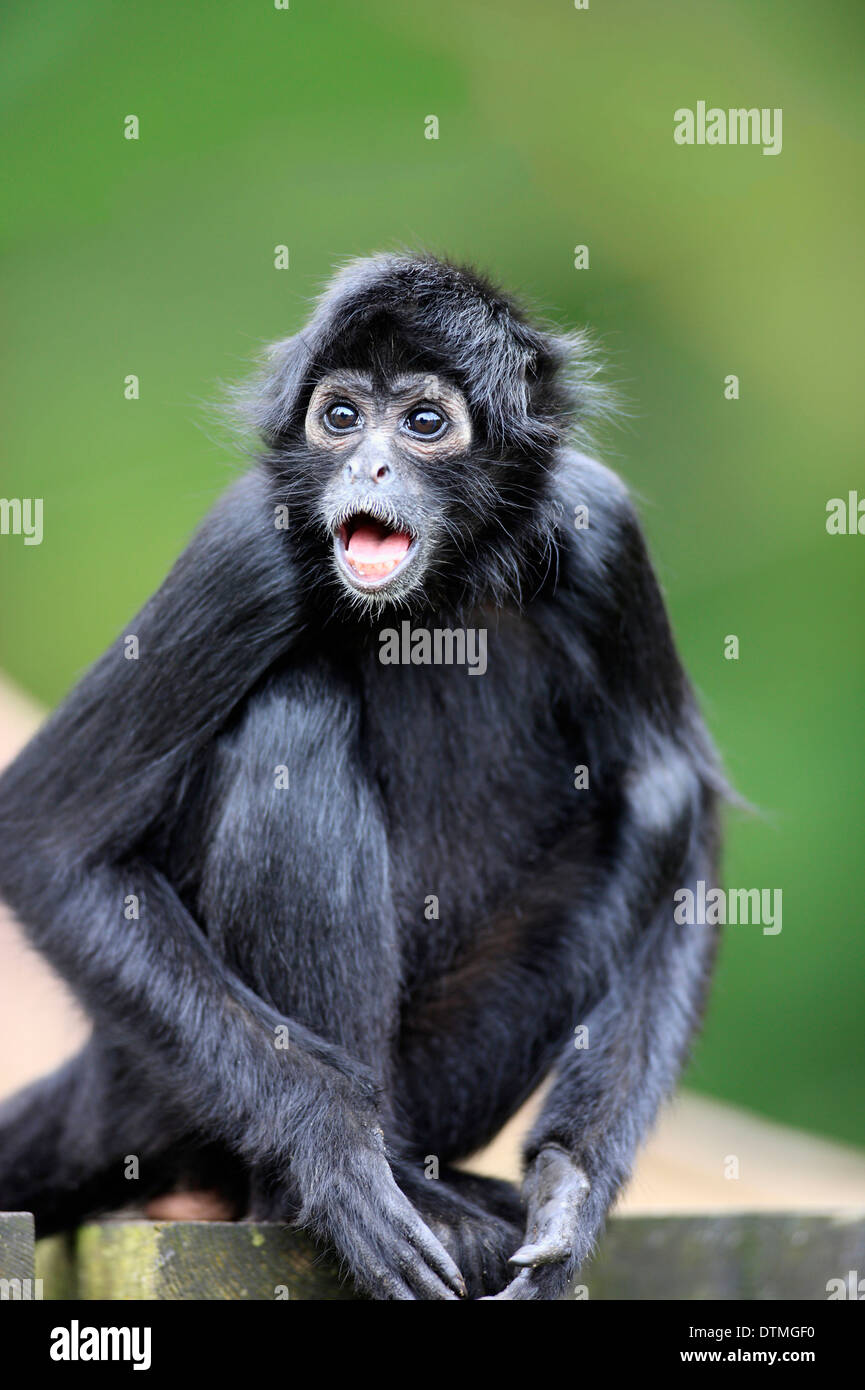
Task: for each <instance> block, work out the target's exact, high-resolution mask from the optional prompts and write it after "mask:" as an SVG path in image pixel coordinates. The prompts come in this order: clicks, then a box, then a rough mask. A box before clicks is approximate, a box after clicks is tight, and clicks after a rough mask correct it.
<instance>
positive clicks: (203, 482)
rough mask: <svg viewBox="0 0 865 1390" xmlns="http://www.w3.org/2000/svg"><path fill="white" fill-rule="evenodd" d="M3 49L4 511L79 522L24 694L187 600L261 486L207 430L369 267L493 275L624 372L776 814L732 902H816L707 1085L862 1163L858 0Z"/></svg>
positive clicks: (634, 419)
mask: <svg viewBox="0 0 865 1390" xmlns="http://www.w3.org/2000/svg"><path fill="white" fill-rule="evenodd" d="M2 23H3V30H4V41H3V45H2V59H0V93H2V96H0V104H2V112H3V122H4V135H3V141H2V145H3V155H2V158H3V164H4V166H5V168H4V178H3V183H4V190H5V195H6V196H5V198H4V203H5V205H6V209H5V226H4V234H3V235H4V250H5V255H4V258H3V269H2V289H3V297H4V302H5V305H6V317H5V331H4V333H3V336H2V346H0V351H2V355H3V370H2V392H3V395H4V398H5V399H4V402H3V405H4V412H3V414H4V422H5V423H4V433H5V447H4V451H3V453H4V461H3V474H2V487H0V492H2V494H3V495H5V496H9V497H11V496H28V497H29V496H41V497H43V498H44V499H45V538H44V542H43V544H42V545H41V546H33V547H25V546H24V545H23V544H22V543H21V540H20V538H13V537H4V538H2V539H0V581H2V587H0V595H2V619H0V621H2V631H0V667H3V668H4V669H5V670H7V671H8V673H9V674H10V675H11V676H12V677H13V678H15V679H16V680H17V681H18V682H19V683H20V684H21V685H22V686H24V687H25V688H26V689H28V690H30V691H31V692H33V693H34V694H35V695H37V696H38V697H40V698H41V699H42V700H43V701H46V702H53V701H55V700H57V699H58V698H59V697H60V695H61V694H62V693H63V692H64V690H66V689H67V688H68V686H69V685H70V683H71V682H72V681H73V680H74V678H75V677H76V675H77V674H78V673H79V672H80V671H81V670H82V669H83V668H84V667H85V666H86V665H87V664H88V663H89V662H90V661H91V660H92V659H93V658H94V657H95V656H96V655H97V654H98V653H99V652H100V650H101V649H102V648H103V647H104V646H105V645H106V643H107V642H108V641H109V640H110V639H111V638H112V637H113V636H114V634H115V633H116V632H117V630H118V629H119V628H121V627H122V626H123V624H124V622H125V621H126V620H127V619H128V617H129V616H130V614H131V613H132V612H133V611H135V610H136V609H137V607H138V606H139V605H140V604H141V602H142V601H143V600H144V599H145V597H146V596H147V595H148V594H149V593H150V591H151V590H152V589H153V588H154V587H155V586H156V585H157V584H158V582H159V581H160V579H161V577H162V575H163V574H164V572H165V570H166V569H167V567H168V566H169V564H170V563H171V561H172V559H173V558H174V556H175V555H176V554H177V552H178V551H179V549H180V548H181V547H182V545H183V543H184V540H185V538H186V537H187V535H188V533H189V531H190V529H191V528H192V527H193V526H194V524H195V523H196V521H197V520H198V518H199V517H200V516H201V515H202V513H203V512H204V511H205V509H206V508H207V506H208V504H209V503H210V501H211V500H212V499H213V497H215V496H216V494H217V493H218V492H219V491H220V490H221V489H222V488H223V487H224V486H225V485H226V482H227V481H228V479H229V477H230V476H231V475H232V473H233V472H234V471H235V470H236V469H237V468H238V467H239V466H240V464H239V458H238V454H237V451H236V450H233V448H232V445H231V442H230V440H228V439H227V438H226V435H225V433H224V431H222V430H220V428H219V427H218V426H217V425H216V424H215V423H214V418H213V411H212V410H211V409H210V406H209V403H210V402H213V401H215V400H218V399H219V398H220V395H221V393H222V386H221V383H222V382H225V381H230V380H235V379H237V378H238V377H239V376H242V375H244V374H245V372H246V371H247V369H248V364H249V361H250V359H251V357H252V356H253V355H254V353H255V352H256V351H257V350H258V349H259V347H260V346H261V344H263V343H264V342H267V341H268V340H271V339H273V338H275V337H279V336H282V335H285V334H287V333H290V332H292V331H294V330H295V329H296V328H297V327H298V326H299V324H300V323H301V322H302V320H303V318H304V316H305V314H306V312H307V307H308V302H309V298H310V296H311V295H312V294H313V293H314V292H315V290H316V288H317V286H319V284H320V283H321V282H322V280H323V279H324V278H325V277H326V276H327V274H328V272H329V269H330V267H331V266H332V265H333V263H334V262H335V261H336V260H338V259H340V258H344V257H346V256H348V255H354V254H361V253H364V252H368V251H370V250H374V249H380V248H383V247H389V246H393V245H396V244H401V243H409V244H414V245H423V246H425V247H427V248H429V249H432V250H436V251H443V252H446V253H449V254H451V255H453V256H456V257H464V258H467V259H471V260H473V261H475V262H476V263H477V264H479V265H480V266H481V267H482V268H485V269H487V270H488V271H490V272H491V273H492V274H493V275H494V276H496V277H499V278H500V279H501V280H502V281H503V282H504V283H506V284H507V285H509V286H511V287H515V288H519V289H521V290H522V291H523V292H524V293H525V294H526V295H527V296H528V297H529V298H530V300H531V301H532V302H533V303H535V304H537V305H540V306H542V307H543V308H544V309H545V310H546V311H548V312H549V313H550V315H551V316H552V317H554V318H556V319H558V320H559V321H561V322H562V323H568V324H575V323H576V324H588V325H590V326H592V327H593V328H594V329H595V330H596V331H597V333H598V335H599V337H600V339H601V341H602V343H603V346H604V348H605V350H606V352H607V354H608V356H609V358H610V361H611V372H610V374H611V376H612V377H613V378H614V379H615V380H616V381H618V382H619V384H620V386H621V388H622V390H623V392H624V394H625V396H626V398H627V402H628V415H627V418H626V419H625V421H624V423H623V425H619V426H618V427H616V428H613V429H608V430H607V431H606V432H605V437H604V438H603V440H602V441H601V447H602V452H603V456H604V457H605V458H606V459H607V461H608V462H610V463H611V464H612V465H613V466H614V467H616V468H617V469H619V470H620V471H621V472H622V474H623V475H624V476H625V478H626V479H627V480H628V482H629V483H630V484H631V486H632V487H633V488H634V490H635V492H636V493H637V495H638V497H639V498H640V499H641V501H640V505H641V509H642V512H643V515H644V518H645V521H646V525H647V527H648V531H649V535H650V539H651V542H652V546H653V549H654V554H655V557H656V560H657V563H658V566H659V569H660V572H661V576H662V579H663V582H664V584H665V587H666V590H667V593H668V596H669V602H670V606H671V609H672V613H673V618H674V622H675V626H676V629H677V632H678V635H679V640H680V643H681V647H682V649H683V652H684V655H685V659H686V662H687V664H688V666H689V669H690V670H691V672H692V675H693V677H694V680H695V682H696V684H697V687H698V689H699V691H700V692H701V695H702V698H703V702H704V707H705V710H706V713H707V717H708V719H709V722H710V725H711V727H712V729H713V731H714V734H715V736H716V738H717V740H718V743H719V744H720V746H721V749H722V750H723V752H724V755H725V757H726V760H727V764H728V767H729V770H730V773H731V776H732V778H733V779H734V781H735V782H736V784H737V786H738V787H739V789H740V790H741V792H742V793H743V794H744V795H745V796H746V797H747V798H749V799H750V800H751V801H752V802H754V803H756V805H757V806H758V807H759V808H760V809H761V815H760V816H759V817H758V818H750V819H749V818H745V817H742V816H738V817H736V818H735V819H734V822H733V824H732V826H731V832H730V837H729V852H728V859H727V880H728V883H729V884H730V885H731V886H743V887H749V886H760V887H770V888H781V889H783V895H784V918H783V922H784V925H783V931H782V933H781V934H780V936H764V935H762V933H761V931H760V929H759V927H757V928H754V927H734V928H731V929H729V930H728V933H727V937H726V946H725V949H724V954H723V959H722V965H721V968H720V971H719V974H718V978H717V983H716V987H715V990H714V995H713V1002H712V1006H711V1011H710V1015H709V1019H708V1025H707V1028H706V1032H705V1034H704V1037H703V1039H702V1041H701V1043H700V1045H699V1047H698V1050H697V1053H696V1056H695V1059H694V1062H693V1065H692V1067H691V1071H690V1074H689V1082H690V1084H691V1085H692V1086H694V1087H696V1088H698V1089H700V1090H702V1091H704V1092H707V1093H711V1094H713V1095H715V1096H719V1097H724V1098H727V1099H730V1100H732V1101H735V1102H738V1103H741V1104H744V1105H747V1106H749V1107H751V1108H753V1109H755V1110H758V1111H761V1112H763V1113H764V1114H766V1115H768V1116H772V1117H775V1118H778V1119H781V1120H785V1121H788V1122H791V1123H794V1124H798V1125H801V1126H805V1127H807V1128H810V1129H813V1130H818V1131H822V1132H823V1133H826V1134H830V1135H835V1136H838V1137H840V1138H842V1139H847V1140H852V1141H854V1142H860V1143H865V1105H863V1093H865V1052H863V1027H862V1005H863V986H865V946H863V930H862V928H863V907H862V897H863V890H865V875H863V859H862V856H863V846H862V818H863V817H862V808H863V799H862V784H863V773H865V766H863V762H865V759H863V736H862V734H863V666H865V650H863V638H862V627H863V609H865V598H863V582H862V581H863V573H865V563H863V562H865V537H852V536H840V537H830V536H828V535H827V533H826V530H825V514H826V512H825V509H826V502H827V500H828V499H829V498H830V497H834V496H846V494H847V492H848V490H849V489H851V488H856V487H859V488H860V489H861V490H862V493H863V495H865V470H863V468H862V463H861V458H862V454H861V437H862V420H861V411H862V400H863V395H865V393H863V390H862V385H861V381H860V375H861V364H862V351H861V348H862V342H861V324H862V316H863V296H862V290H863V265H862V227H863V220H865V218H863V212H865V209H863V185H862V177H861V176H862V170H863V145H862V135H863V131H862V116H863V107H862V97H861V91H862V79H861V70H862V57H863V44H862V38H863V29H865V9H863V7H862V5H861V3H859V0H849V3H828V4H826V3H824V4H821V5H819V6H818V5H815V4H813V3H810V2H809V3H805V0H725V2H724V3H702V4H700V5H695V4H694V3H693V0H665V3H663V4H647V3H646V0H618V3H615V4H612V3H604V0H591V8H590V9H589V10H588V11H586V12H578V11H576V10H575V9H574V7H573V5H572V3H570V0H556V3H553V0H540V2H539V0H533V3H529V0H525V3H516V0H496V3H483V0H438V3H437V4H435V5H431V4H410V3H408V4H407V3H404V0H403V2H402V3H397V0H366V2H365V3H364V4H358V3H348V0H331V3H314V2H313V0H291V8H290V9H289V10H288V11H281V10H276V9H275V8H273V7H272V5H271V4H270V3H269V0H259V2H258V3H249V0H230V2H229V3H226V0H220V3H218V4H211V5H206V4H191V3H186V4H178V3H177V0H171V2H169V0H150V3H148V4H147V5H146V6H135V5H117V4H111V3H108V2H107V0H105V2H104V3H99V2H98V0H76V3H75V5H69V4H66V3H60V0H42V2H41V3H40V4H39V5H36V6H34V5H32V4H28V3H25V0H7V3H6V6H5V15H4V19H3V21H2ZM699 100H705V101H707V103H708V104H709V105H713V104H714V105H719V106H722V107H725V108H727V107H731V106H748V107H750V106H757V107H782V108H783V113H784V117H783V119H784V124H783V134H784V146H783V152H782V153H781V154H780V155H779V156H778V157H775V158H770V157H765V156H763V155H762V154H761V152H760V150H759V149H758V148H733V147H716V148H710V147H703V148H700V147H693V148H681V147H678V146H677V145H675V144H674V142H673V139H672V128H673V111H674V110H675V109H676V108H677V107H680V106H690V107H693V106H695V105H696V103H697V101H699ZM131 113H134V114H135V115H137V116H138V117H139V119H140V123H141V138H140V139H139V140H138V141H137V142H132V141H127V140H125V139H124V138H123V120H124V117H125V116H126V115H128V114H131ZM430 114H435V115H436V116H438V118H439V122H440V138H439V139H438V141H432V140H426V139H425V138H424V118H425V116H427V115H430ZM280 243H285V244H287V245H288V246H289V248H290V257H291V264H290V269H289V270H287V271H277V270H276V269H274V265H273V254H274V247H275V246H276V245H277V244H280ZM582 243H586V244H588V246H589V248H590V254H591V268H590V269H589V270H584V271H576V270H575V269H574V268H573V248H574V247H575V245H577V244H582ZM128 373H135V374H137V375H138V376H139V377H140V382H141V398H140V400H138V401H133V402H129V401H126V400H124V395H123V381H124V377H125V376H126V375H127V374H128ZM729 373H736V374H737V375H738V376H739V377H740V381H741V399H740V400H738V401H735V402H730V401H727V400H725V399H724V394H723V382H724V377H725V376H726V375H727V374H729ZM728 633H735V634H737V635H738V637H739V639H740V643H741V655H740V659H739V660H738V661H726V660H724V657H723V639H724V637H725V635H726V634H728Z"/></svg>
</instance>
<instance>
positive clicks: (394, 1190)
mask: <svg viewBox="0 0 865 1390" xmlns="http://www.w3.org/2000/svg"><path fill="white" fill-rule="evenodd" d="M328 1129H329V1131H330V1132H329V1134H327V1135H326V1136H325V1135H324V1134H323V1133H322V1132H318V1133H316V1134H314V1132H315V1131H317V1130H318V1126H316V1125H315V1123H314V1122H313V1123H307V1125H306V1126H305V1129H304V1143H303V1144H302V1145H300V1146H298V1147H297V1148H296V1149H295V1152H294V1154H293V1155H292V1161H291V1170H292V1176H293V1179H294V1184H295V1190H296V1191H297V1192H298V1195H299V1196H300V1198H301V1201H302V1209H301V1210H300V1212H299V1213H296V1215H295V1223H296V1224H297V1225H299V1226H302V1227H304V1228H305V1229H306V1230H308V1231H309V1233H310V1234H311V1235H313V1236H315V1237H316V1238H317V1239H319V1240H321V1241H323V1242H324V1243H326V1244H327V1245H329V1246H330V1247H331V1249H333V1250H334V1251H335V1252H336V1254H337V1255H338V1256H339V1257H340V1258H341V1259H342V1260H344V1261H345V1263H346V1264H347V1265H348V1267H349V1269H350V1270H351V1273H352V1275H353V1277H354V1280H355V1282H356V1283H357V1284H358V1285H359V1287H360V1288H361V1289H363V1291H364V1292H366V1293H368V1294H370V1295H371V1296H372V1297H373V1298H376V1299H406V1300H407V1299H453V1298H465V1296H466V1285H465V1281H464V1280H463V1277H462V1274H461V1273H460V1271H459V1269H458V1268H457V1265H456V1264H455V1262H454V1260H453V1259H452V1258H451V1256H450V1255H449V1254H448V1252H447V1250H446V1249H445V1247H444V1245H443V1244H442V1243H441V1241H440V1240H439V1239H438V1238H437V1237H436V1236H435V1235H433V1232H432V1231H431V1230H430V1229H429V1227H428V1226H427V1225H426V1223H425V1222H424V1221H423V1219H422V1218H421V1216H420V1214H419V1213H418V1211H417V1210H416V1208H415V1207H414V1206H413V1204H412V1203H411V1202H410V1201H409V1199H408V1197H406V1195H405V1194H404V1193H403V1192H402V1191H401V1189H400V1188H399V1186H398V1185H397V1182H396V1179H395V1178H394V1175H393V1172H392V1170H391V1166H390V1162H389V1160H388V1157H387V1152H386V1149H385V1142H384V1136H383V1134H382V1131H381V1128H380V1127H379V1125H378V1124H377V1123H375V1122H374V1121H371V1119H370V1117H368V1116H364V1115H361V1114H357V1113H352V1112H351V1111H346V1110H343V1111H342V1112H341V1114H340V1118H339V1121H338V1122H337V1123H334V1115H333V1113H331V1116H330V1117H329V1121H328Z"/></svg>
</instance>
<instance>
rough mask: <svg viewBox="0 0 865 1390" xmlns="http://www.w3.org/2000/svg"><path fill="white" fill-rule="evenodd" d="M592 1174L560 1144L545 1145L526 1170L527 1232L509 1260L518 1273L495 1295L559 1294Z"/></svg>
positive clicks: (570, 1266)
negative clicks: (582, 1167) (583, 1168)
mask: <svg viewBox="0 0 865 1390" xmlns="http://www.w3.org/2000/svg"><path fill="white" fill-rule="evenodd" d="M589 1191H590V1187H589V1180H588V1178H587V1177H586V1175H585V1173H584V1172H583V1170H582V1169H581V1168H579V1167H578V1166H577V1164H576V1163H575V1161H574V1159H573V1158H571V1156H570V1154H568V1153H566V1151H565V1150H564V1149H560V1148H559V1147H558V1146H557V1145H547V1146H546V1147H545V1148H543V1149H541V1151H540V1153H539V1154H538V1155H537V1157H536V1158H535V1159H534V1161H533V1162H532V1164H531V1165H530V1167H529V1170H528V1172H527V1174H526V1179H525V1183H524V1184H523V1195H524V1198H525V1201H526V1206H527V1214H526V1238H525V1241H524V1243H523V1244H522V1245H521V1246H520V1248H519V1250H517V1251H516V1252H515V1254H513V1255H511V1258H510V1261H509V1263H510V1264H511V1265H516V1266H517V1267H518V1269H519V1273H518V1274H517V1276H516V1278H514V1279H512V1280H511V1282H510V1283H509V1284H508V1285H507V1287H506V1288H504V1289H503V1290H502V1292H501V1293H498V1294H494V1295H493V1298H495V1299H518V1300H523V1299H557V1298H560V1297H561V1296H562V1295H563V1294H564V1293H565V1292H566V1290H567V1287H568V1284H569V1282H570V1280H571V1278H572V1276H573V1274H574V1272H575V1268H576V1264H577V1252H578V1249H579V1247H580V1245H581V1244H583V1241H582V1240H581V1234H582V1232H581V1217H582V1211H583V1208H584V1206H585V1203H586V1199H587V1198H588V1196H589Z"/></svg>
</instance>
